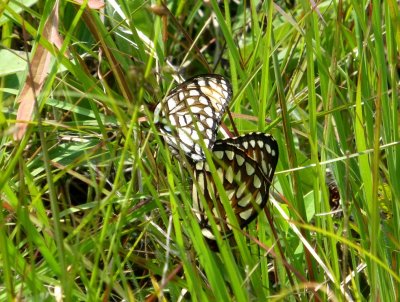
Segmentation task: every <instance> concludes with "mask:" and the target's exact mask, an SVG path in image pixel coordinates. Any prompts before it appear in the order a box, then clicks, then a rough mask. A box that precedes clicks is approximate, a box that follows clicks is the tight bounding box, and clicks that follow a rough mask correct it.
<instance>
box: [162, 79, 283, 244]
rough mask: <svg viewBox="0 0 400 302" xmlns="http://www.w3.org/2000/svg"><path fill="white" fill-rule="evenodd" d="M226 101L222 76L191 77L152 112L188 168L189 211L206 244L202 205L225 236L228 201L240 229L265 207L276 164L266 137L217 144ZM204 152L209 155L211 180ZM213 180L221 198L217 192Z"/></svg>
mask: <svg viewBox="0 0 400 302" xmlns="http://www.w3.org/2000/svg"><path fill="white" fill-rule="evenodd" d="M231 97H232V88H231V85H230V83H229V82H228V81H227V80H226V79H225V78H224V77H222V76H220V75H211V74H210V75H202V76H196V77H194V78H192V79H189V80H187V81H185V82H184V83H182V84H180V85H178V86H177V87H175V88H174V89H172V90H171V92H170V93H169V94H168V96H167V97H166V99H165V101H164V102H162V103H160V104H158V105H157V107H156V110H155V122H156V124H157V125H158V126H159V128H160V131H161V133H162V134H163V137H164V140H165V141H166V143H167V144H168V146H169V147H170V149H171V151H172V152H173V153H174V154H176V155H179V154H180V153H184V154H185V155H186V157H187V158H188V159H189V161H190V162H192V163H193V172H194V182H193V188H192V195H193V210H194V213H195V215H196V217H197V219H198V221H199V224H200V227H201V229H202V233H203V235H204V236H205V237H206V238H208V239H214V238H215V237H214V235H213V233H212V231H211V226H210V221H209V217H207V215H206V210H205V208H204V205H206V206H207V207H208V209H209V210H210V211H211V213H212V214H213V218H214V220H215V222H216V225H217V228H218V229H219V231H221V232H224V233H229V231H230V230H231V228H232V224H231V223H230V222H229V219H228V217H229V214H227V213H226V211H225V209H226V208H225V207H224V205H223V200H228V201H229V202H230V206H231V207H232V210H233V213H234V215H235V216H236V219H237V222H238V224H239V226H240V227H245V226H246V225H247V224H249V223H250V222H251V221H252V220H253V219H254V218H255V217H256V216H257V214H258V213H259V212H260V210H262V209H263V207H264V206H265V204H266V203H267V201H268V194H269V187H270V184H271V182H272V178H273V175H274V172H275V167H276V164H277V161H278V152H279V151H278V145H277V143H276V141H275V140H274V138H273V137H272V136H270V135H268V134H264V133H252V134H247V135H242V136H239V137H234V138H228V139H223V140H217V139H216V137H217V131H218V128H219V124H220V122H221V119H222V116H223V114H224V112H225V109H226V107H227V106H228V104H229V102H230V100H231ZM203 148H207V149H208V150H210V151H211V153H212V155H213V163H214V166H215V169H216V170H215V171H216V174H215V175H213V174H212V172H211V169H210V166H209V164H208V162H207V160H206V157H205V153H204V149H203ZM216 178H219V181H220V183H221V184H222V187H223V188H224V191H225V192H222V194H223V195H225V194H226V196H221V194H220V192H219V191H218V189H217V185H216V183H215V180H216ZM203 198H204V200H202V199H203ZM204 201H205V203H204Z"/></svg>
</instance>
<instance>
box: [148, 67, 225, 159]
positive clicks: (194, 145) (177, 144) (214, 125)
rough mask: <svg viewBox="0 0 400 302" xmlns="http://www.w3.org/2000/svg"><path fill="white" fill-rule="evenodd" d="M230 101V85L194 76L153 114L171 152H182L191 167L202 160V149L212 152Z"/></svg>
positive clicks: (220, 79) (210, 76)
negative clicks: (191, 164)
mask: <svg viewBox="0 0 400 302" xmlns="http://www.w3.org/2000/svg"><path fill="white" fill-rule="evenodd" d="M231 98H232V87H231V84H230V83H229V81H228V80H227V79H225V78H224V77H223V76H221V75H217V74H205V75H199V76H195V77H193V78H191V79H189V80H187V81H185V82H183V83H182V84H180V85H178V86H177V87H175V88H174V89H172V90H171V91H170V93H169V94H168V95H167V96H166V97H165V99H164V101H163V102H160V103H159V104H158V105H157V107H156V108H155V110H154V116H155V119H154V121H155V124H156V125H157V126H158V127H159V129H160V132H161V133H162V135H163V138H164V140H165V141H166V143H167V144H168V146H169V148H170V150H171V152H172V153H173V154H175V155H178V154H179V153H180V152H183V153H184V154H185V155H186V156H187V157H188V158H189V160H190V161H191V162H193V163H195V162H198V161H202V160H204V159H205V155H204V151H203V146H204V147H205V148H208V149H210V150H211V149H212V148H213V145H214V142H215V140H216V136H217V132H218V127H219V125H220V123H221V119H222V116H223V114H224V112H225V109H226V107H227V106H228V104H229V102H230V100H231ZM201 140H202V141H203V143H204V145H203V144H202V143H201V142H200V141H201Z"/></svg>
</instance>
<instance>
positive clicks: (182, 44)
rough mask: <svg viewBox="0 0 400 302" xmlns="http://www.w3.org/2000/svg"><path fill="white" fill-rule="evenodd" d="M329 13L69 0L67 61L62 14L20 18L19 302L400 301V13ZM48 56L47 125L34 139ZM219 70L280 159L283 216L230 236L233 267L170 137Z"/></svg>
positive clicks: (282, 7) (10, 52) (4, 182)
mask: <svg viewBox="0 0 400 302" xmlns="http://www.w3.org/2000/svg"><path fill="white" fill-rule="evenodd" d="M293 2H295V3H294V4H293V5H291V4H292V3H293ZM310 3H311V2H309V1H305V0H300V1H286V2H285V1H276V2H275V3H274V2H273V1H264V2H259V1H253V0H251V1H247V2H245V3H239V4H237V3H233V2H231V1H222V2H217V1H216V0H211V1H208V2H202V1H198V2H193V3H184V2H183V1H168V2H167V3H166V4H167V7H163V6H162V5H161V4H160V3H158V2H157V3H156V2H146V1H123V0H121V1H116V2H107V3H106V6H105V8H104V9H102V10H101V11H100V12H99V11H96V10H94V9H92V10H90V9H88V8H87V7H85V6H80V5H77V4H74V3H72V2H61V3H60V7H59V15H60V24H59V32H60V35H61V36H62V37H63V38H64V40H63V44H62V46H61V50H60V49H57V48H56V47H54V46H53V45H52V44H51V43H49V41H48V39H47V38H44V36H45V35H44V33H43V28H44V25H45V23H46V20H47V19H48V17H49V15H50V14H51V11H52V10H53V9H54V5H55V4H54V2H53V1H45V2H39V1H31V2H30V3H29V4H28V3H26V2H9V3H7V4H5V6H4V10H0V13H1V15H0V26H1V48H0V81H1V82H0V83H1V84H0V85H1V86H0V98H1V102H0V104H1V111H0V122H1V125H0V127H1V134H2V135H1V138H0V166H1V171H2V173H1V175H0V194H1V195H0V205H1V209H0V253H1V254H0V272H1V273H0V299H1V300H8V301H13V300H16V299H24V300H41V301H42V300H52V299H54V298H56V299H59V300H65V301H76V300H82V301H88V300H100V299H101V300H112V301H114V300H115V301H120V300H122V299H124V300H129V301H136V300H139V301H142V300H148V301H154V300H157V299H159V300H165V301H169V300H170V301H178V300H179V301H182V300H190V301H229V300H236V301H264V300H266V299H271V300H282V299H283V300H289V301H295V300H301V301H309V300H316V301H321V300H328V299H330V300H336V301H343V300H357V301H358V300H372V301H378V300H380V301H396V300H398V299H399V291H398V288H399V283H400V273H399V272H400V269H399V263H400V256H399V253H398V251H399V248H400V244H399V240H398V238H400V234H399V232H400V230H399V227H398V226H399V222H400V207H399V201H400V186H399V185H398V184H399V183H400V166H399V162H400V147H399V142H400V139H399V127H398V118H399V103H398V102H399V101H398V94H399V89H398V87H399V77H398V75H399V43H400V31H399V27H398V22H399V5H398V3H397V1H395V0H384V1H377V0H372V1H351V0H348V1H320V2H316V3H315V6H311V4H310ZM312 3H313V2H312ZM313 4H314V3H313ZM39 44H41V45H43V47H45V49H46V50H47V51H49V52H50V53H51V55H52V61H51V65H50V68H49V70H48V75H47V77H46V82H45V85H44V86H43V89H42V90H41V91H40V94H39V95H37V98H36V99H37V101H38V105H39V106H38V110H39V111H40V117H41V118H40V120H39V119H38V114H36V115H35V116H34V118H33V121H32V122H31V123H30V125H29V127H28V132H27V133H26V134H25V136H24V138H23V139H22V140H21V141H15V140H13V138H12V134H13V131H14V130H13V129H14V128H13V126H14V125H15V124H16V112H17V108H18V104H16V103H15V100H16V96H17V95H18V93H19V91H20V90H21V88H22V87H23V85H24V83H25V82H24V81H25V78H26V75H27V74H28V71H27V70H29V69H28V66H29V64H30V61H29V60H27V59H26V58H27V54H26V53H25V52H26V51H28V55H29V57H30V58H32V55H33V53H34V52H35V49H37V46H38V45H39ZM64 49H67V50H68V56H67V57H66V56H63V55H62V53H63V50H64ZM210 72H215V73H218V74H223V75H225V76H226V77H227V78H228V79H230V81H231V82H232V86H233V91H234V97H233V100H232V103H231V104H230V112H231V114H232V116H233V122H234V125H233V124H232V121H231V120H230V119H229V118H228V117H226V118H225V119H224V121H223V122H224V124H225V125H226V126H227V128H228V129H230V130H231V132H232V133H234V132H235V130H234V129H237V132H238V133H240V134H243V133H248V132H252V131H261V132H267V133H271V134H273V135H274V137H275V138H276V140H277V141H278V144H279V149H280V150H279V151H280V159H279V163H278V169H277V172H276V175H275V178H274V183H273V188H272V189H271V192H270V202H269V203H268V205H267V207H266V210H265V213H262V214H260V215H259V217H258V218H257V219H256V221H254V222H253V223H251V224H250V225H249V226H248V227H247V228H245V229H244V230H240V229H235V230H234V232H233V233H234V234H233V236H232V237H230V238H229V239H224V238H222V237H221V236H219V235H218V234H216V235H217V240H216V245H217V247H218V251H216V250H215V249H212V248H211V247H210V245H209V243H208V242H207V241H206V240H205V238H204V237H203V236H202V233H201V230H200V227H199V225H198V223H197V220H196V218H195V215H194V214H193V212H192V211H191V204H192V198H191V192H190V187H191V171H190V170H191V169H190V164H189V163H187V162H185V160H181V161H179V160H177V159H176V158H175V157H174V156H172V155H171V154H170V151H169V150H168V148H166V147H165V145H164V143H163V140H162V137H161V136H160V134H159V132H158V130H157V128H156V126H155V125H154V123H153V111H154V107H155V106H156V104H157V103H158V102H159V101H161V100H162V99H163V96H164V95H165V93H167V92H168V91H169V90H170V89H171V87H173V86H174V85H176V82H174V79H177V78H179V77H180V76H181V77H183V78H189V77H191V76H193V75H196V74H201V73H210ZM327 168H329V169H330V170H331V171H332V174H333V179H334V182H333V183H332V181H331V180H328V181H327V173H326V169H327ZM327 183H330V185H331V186H329V185H328V184H327ZM334 190H337V192H338V193H339V194H340V205H339V208H338V210H337V211H335V213H334V212H333V210H335V209H333V208H332V202H333V201H335V200H333V199H334V195H333V193H334Z"/></svg>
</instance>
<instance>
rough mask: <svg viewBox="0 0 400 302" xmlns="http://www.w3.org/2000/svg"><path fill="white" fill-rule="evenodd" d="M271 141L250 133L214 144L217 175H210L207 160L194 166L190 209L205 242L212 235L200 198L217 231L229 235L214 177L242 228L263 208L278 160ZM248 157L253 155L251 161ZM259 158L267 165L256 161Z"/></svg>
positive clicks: (275, 149)
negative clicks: (209, 212) (267, 168)
mask: <svg viewBox="0 0 400 302" xmlns="http://www.w3.org/2000/svg"><path fill="white" fill-rule="evenodd" d="M271 138H272V137H271V136H269V135H266V134H251V135H244V136H240V137H238V138H232V139H228V140H218V141H216V142H215V145H214V148H213V152H212V153H213V158H214V160H213V162H214V164H215V168H216V171H217V174H216V175H212V173H211V172H210V167H209V165H208V163H207V162H206V161H203V162H198V163H197V164H196V166H195V169H194V184H193V192H192V195H193V209H194V212H195V215H196V217H197V219H198V221H199V223H200V227H201V229H202V232H203V235H204V236H205V237H207V238H208V239H214V235H213V233H212V231H211V227H210V224H209V219H208V217H207V215H206V212H205V210H204V207H203V203H202V201H201V195H203V196H204V198H205V201H206V202H207V206H208V208H209V209H210V210H211V213H212V215H213V216H214V218H215V220H216V223H217V226H218V228H219V230H220V231H221V232H224V233H229V232H230V230H231V224H230V223H229V221H228V217H227V215H226V212H225V209H224V206H223V204H222V201H221V199H220V194H219V192H218V190H217V187H216V185H215V180H214V179H215V178H216V177H218V178H219V180H220V181H221V184H222V186H223V188H224V190H225V192H226V195H227V197H228V199H229V201H230V205H231V206H232V209H233V212H234V213H235V216H236V219H237V221H238V223H239V226H240V227H241V228H243V227H245V226H246V225H247V224H249V223H250V222H251V221H252V220H254V218H255V217H256V216H257V214H258V213H259V212H260V210H262V209H263V208H264V206H265V204H266V203H267V201H268V192H269V187H270V184H271V181H272V176H273V174H274V171H275V167H276V163H277V160H278V146H277V144H276V142H275V140H273V138H272V139H271ZM254 143H255V144H254ZM253 145H254V147H253ZM246 146H247V148H246ZM250 155H254V158H253V157H252V156H250ZM258 159H262V160H263V161H266V163H264V164H263V163H261V162H258V161H256V160H258ZM262 166H265V167H269V169H270V171H266V172H267V175H270V177H266V176H265V174H264V172H263V169H262V168H261V167H262Z"/></svg>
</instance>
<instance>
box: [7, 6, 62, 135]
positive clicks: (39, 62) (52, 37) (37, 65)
mask: <svg viewBox="0 0 400 302" xmlns="http://www.w3.org/2000/svg"><path fill="white" fill-rule="evenodd" d="M58 6H59V1H56V3H55V5H54V8H53V11H52V12H51V14H50V17H49V20H48V21H47V23H46V25H45V26H44V28H43V37H44V38H45V39H48V40H49V41H50V42H51V43H54V45H55V46H56V47H57V48H60V47H61V45H62V41H63V39H62V37H61V36H60V35H59V33H58V23H59V19H58ZM50 59H51V53H50V52H49V51H48V50H47V49H46V48H44V46H43V45H41V44H39V45H38V47H37V49H36V52H35V54H34V56H33V57H32V60H31V62H30V64H29V65H28V66H29V67H28V68H29V72H28V76H27V78H26V82H25V85H24V86H23V87H22V90H21V93H20V94H19V96H18V97H17V102H18V103H20V106H19V108H18V112H17V121H18V122H17V123H16V131H15V133H14V139H15V140H21V139H22V138H23V136H24V135H25V132H26V128H27V126H28V122H29V121H31V120H32V116H33V110H34V106H35V100H36V97H37V96H38V95H39V93H40V92H41V90H42V88H43V84H44V82H45V80H46V78H47V74H48V71H49V66H50Z"/></svg>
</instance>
